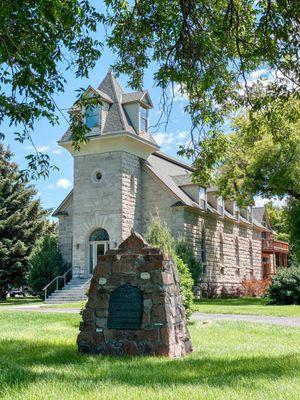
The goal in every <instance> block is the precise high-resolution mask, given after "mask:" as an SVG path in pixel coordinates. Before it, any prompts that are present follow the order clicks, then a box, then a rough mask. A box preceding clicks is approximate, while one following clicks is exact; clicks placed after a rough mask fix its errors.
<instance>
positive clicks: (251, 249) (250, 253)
mask: <svg viewBox="0 0 300 400" xmlns="http://www.w3.org/2000/svg"><path fill="white" fill-rule="evenodd" d="M249 258H250V267H253V247H252V241H251V240H249Z"/></svg>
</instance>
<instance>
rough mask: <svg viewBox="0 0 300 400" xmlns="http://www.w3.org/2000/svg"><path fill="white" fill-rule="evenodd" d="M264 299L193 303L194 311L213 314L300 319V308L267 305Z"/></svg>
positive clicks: (207, 300)
mask: <svg viewBox="0 0 300 400" xmlns="http://www.w3.org/2000/svg"><path fill="white" fill-rule="evenodd" d="M267 303H268V301H267V300H266V299H260V298H253V297H244V298H240V299H201V300H196V301H195V302H194V307H193V309H194V311H200V312H204V313H213V314H253V315H271V316H274V317H300V306H295V305H289V306H273V305H268V304H267Z"/></svg>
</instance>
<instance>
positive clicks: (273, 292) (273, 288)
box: [268, 267, 300, 304]
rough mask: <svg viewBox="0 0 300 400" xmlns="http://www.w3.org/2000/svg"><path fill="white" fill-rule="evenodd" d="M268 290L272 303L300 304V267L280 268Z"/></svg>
mask: <svg viewBox="0 0 300 400" xmlns="http://www.w3.org/2000/svg"><path fill="white" fill-rule="evenodd" d="M268 292H269V297H270V303H271V304H300V268H299V267H291V268H287V269H281V270H279V271H278V273H277V275H275V276H273V277H272V281H271V285H270V287H269V291H268Z"/></svg>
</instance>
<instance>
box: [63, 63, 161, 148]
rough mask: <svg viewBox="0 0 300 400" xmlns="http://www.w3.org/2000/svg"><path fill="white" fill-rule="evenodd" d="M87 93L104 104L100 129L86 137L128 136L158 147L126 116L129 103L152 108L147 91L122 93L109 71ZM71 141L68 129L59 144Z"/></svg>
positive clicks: (147, 133)
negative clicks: (90, 93) (95, 96)
mask: <svg viewBox="0 0 300 400" xmlns="http://www.w3.org/2000/svg"><path fill="white" fill-rule="evenodd" d="M87 91H93V92H94V93H95V94H98V95H99V98H100V101H103V103H106V107H105V108H104V110H105V111H104V113H105V114H104V117H103V120H102V123H103V125H102V127H101V129H100V127H95V128H92V130H91V131H90V132H89V133H88V134H87V136H88V137H97V136H102V135H106V134H119V133H120V134H121V133H124V134H126V133H127V134H130V135H134V136H138V137H139V138H141V139H145V140H147V141H149V142H151V143H152V144H154V145H155V146H157V147H159V146H158V145H157V143H156V142H155V140H154V138H153V137H152V135H151V133H150V132H138V131H137V126H136V124H135V125H134V123H133V122H132V121H131V120H130V118H129V115H128V114H127V111H126V110H127V106H128V105H130V104H129V103H134V102H138V103H140V104H142V105H143V107H146V108H152V107H153V105H152V101H151V98H150V95H149V93H148V92H147V91H138V92H132V93H124V91H123V89H122V87H121V86H120V84H119V83H118V81H117V80H116V78H115V76H114V75H113V73H112V71H111V70H109V71H108V73H107V74H106V76H105V77H104V79H103V81H102V82H101V83H100V85H99V86H98V88H97V89H96V88H94V87H92V86H89V87H88V88H87ZM70 112H80V108H79V107H77V108H76V106H75V107H74V106H73V108H71V110H70ZM71 141H72V133H71V131H70V129H68V130H67V132H66V133H65V134H64V135H63V137H62V138H61V140H60V141H59V143H66V142H71Z"/></svg>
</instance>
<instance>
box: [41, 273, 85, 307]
mask: <svg viewBox="0 0 300 400" xmlns="http://www.w3.org/2000/svg"><path fill="white" fill-rule="evenodd" d="M83 286H84V287H83ZM89 286H90V279H89V280H88V279H86V278H85V279H81V278H73V279H71V280H70V282H68V283H67V284H66V286H65V287H63V288H62V289H60V290H55V292H53V293H52V294H51V295H50V296H49V297H48V298H47V299H46V300H45V303H47V304H61V303H71V302H73V301H80V300H83V301H84V300H87V296H86V294H85V293H87V291H88V289H89Z"/></svg>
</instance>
